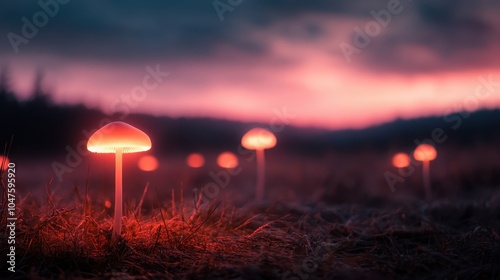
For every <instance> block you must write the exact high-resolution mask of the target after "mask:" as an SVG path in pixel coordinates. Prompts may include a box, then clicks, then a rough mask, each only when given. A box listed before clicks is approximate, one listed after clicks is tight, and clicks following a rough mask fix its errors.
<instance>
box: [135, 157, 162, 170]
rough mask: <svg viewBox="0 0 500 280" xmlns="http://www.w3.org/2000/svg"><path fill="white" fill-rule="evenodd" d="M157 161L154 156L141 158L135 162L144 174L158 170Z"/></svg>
mask: <svg viewBox="0 0 500 280" xmlns="http://www.w3.org/2000/svg"><path fill="white" fill-rule="evenodd" d="M158 165H159V163H158V160H157V159H156V157H154V156H149V155H147V156H142V157H141V158H140V159H139V160H138V161H137V166H138V167H139V169H140V170H142V171H145V172H151V171H155V170H156V169H158Z"/></svg>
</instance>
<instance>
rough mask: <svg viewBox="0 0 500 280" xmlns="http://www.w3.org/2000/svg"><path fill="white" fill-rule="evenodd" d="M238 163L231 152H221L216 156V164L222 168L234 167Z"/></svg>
mask: <svg viewBox="0 0 500 280" xmlns="http://www.w3.org/2000/svg"><path fill="white" fill-rule="evenodd" d="M238 164H239V161H238V158H237V157H236V155H235V154H233V153H231V152H223V153H221V154H220V155H219V156H218V157H217V165H219V166H220V167H222V168H228V169H229V168H235V167H237V166H238Z"/></svg>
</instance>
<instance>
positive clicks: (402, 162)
mask: <svg viewBox="0 0 500 280" xmlns="http://www.w3.org/2000/svg"><path fill="white" fill-rule="evenodd" d="M392 165H394V167H397V168H405V167H408V166H409V165H410V156H408V155H407V154H405V153H397V154H395V155H394V156H393V157H392Z"/></svg>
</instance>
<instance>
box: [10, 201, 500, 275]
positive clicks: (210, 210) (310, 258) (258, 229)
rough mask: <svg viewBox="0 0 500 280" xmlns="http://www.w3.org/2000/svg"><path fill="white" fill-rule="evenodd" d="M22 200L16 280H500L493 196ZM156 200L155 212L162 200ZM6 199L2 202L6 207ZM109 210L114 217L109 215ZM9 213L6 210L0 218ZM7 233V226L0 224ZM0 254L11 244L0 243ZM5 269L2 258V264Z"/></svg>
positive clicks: (497, 209) (498, 208) (498, 218)
mask: <svg viewBox="0 0 500 280" xmlns="http://www.w3.org/2000/svg"><path fill="white" fill-rule="evenodd" d="M83 197H84V198H83V199H76V198H75V199H74V201H73V202H69V203H68V202H66V203H63V202H62V200H61V201H60V200H58V199H57V197H55V196H53V195H50V196H48V197H47V201H46V203H40V200H39V199H35V198H33V196H25V197H24V198H23V200H22V201H19V203H18V205H17V208H18V220H17V224H16V273H11V272H6V271H7V270H6V268H3V269H2V271H1V273H2V275H3V276H10V277H11V279H25V278H37V279H57V278H86V279H102V278H114V279H146V278H155V279H179V278H188V279H191V278H193V279H198V278H203V279H218V278H228V279H500V265H498V260H500V236H499V234H498V233H499V230H500V195H498V194H495V193H494V192H493V193H492V194H491V195H488V196H487V197H484V198H482V199H466V198H464V199H460V200H458V199H455V200H454V201H446V200H435V201H433V202H421V201H419V200H413V201H408V202H406V203H396V202H385V203H380V202H379V203H371V206H369V204H370V203H365V204H358V203H344V204H326V203H324V202H321V201H318V202H317V203H295V202H291V201H288V200H286V201H280V200H274V201H266V202H263V203H254V202H251V201H249V202H247V203H245V204H242V205H235V204H234V203H232V202H231V201H230V200H227V199H221V200H218V199H216V200H214V201H212V202H210V203H209V204H206V205H194V204H193V203H191V204H190V203H188V202H187V201H184V200H183V199H178V200H177V201H173V202H171V203H168V204H166V203H163V202H160V200H159V199H158V200H156V201H152V202H151V203H150V204H149V205H148V206H144V205H146V204H144V205H142V202H140V203H139V205H142V207H137V206H131V204H126V205H125V217H124V218H123V223H124V227H123V231H122V237H121V239H119V240H118V241H117V242H113V241H112V240H111V231H110V229H111V225H112V216H111V215H112V212H110V210H109V209H106V208H105V207H103V206H102V205H100V204H96V203H94V202H93V201H92V199H91V198H90V197H89V196H87V198H86V199H85V196H83ZM160 204H161V205H162V206H161V208H160V207H159V205H160ZM4 205H5V204H4ZM110 213H111V214H110ZM5 220H6V219H5V211H3V212H2V222H4V221H5ZM2 228H5V227H4V226H3V225H2ZM2 240H5V239H4V238H2ZM1 246H2V252H6V251H7V249H8V248H7V247H6V246H7V244H6V242H2V244H1ZM2 266H4V264H3V265H2Z"/></svg>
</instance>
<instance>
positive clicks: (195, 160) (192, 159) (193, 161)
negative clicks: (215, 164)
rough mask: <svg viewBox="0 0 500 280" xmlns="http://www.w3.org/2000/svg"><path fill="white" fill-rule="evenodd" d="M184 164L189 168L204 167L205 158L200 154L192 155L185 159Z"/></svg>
mask: <svg viewBox="0 0 500 280" xmlns="http://www.w3.org/2000/svg"><path fill="white" fill-rule="evenodd" d="M186 163H187V165H188V166H189V167H192V168H200V167H202V166H203V165H205V158H204V157H203V155H202V154H199V153H192V154H190V155H189V156H188V157H187V159H186Z"/></svg>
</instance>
